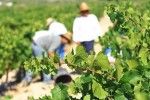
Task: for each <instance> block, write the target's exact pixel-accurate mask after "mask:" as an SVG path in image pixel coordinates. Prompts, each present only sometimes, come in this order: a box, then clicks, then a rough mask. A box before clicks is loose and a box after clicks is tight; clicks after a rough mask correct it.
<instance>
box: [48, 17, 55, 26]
mask: <svg viewBox="0 0 150 100" xmlns="http://www.w3.org/2000/svg"><path fill="white" fill-rule="evenodd" d="M53 21H54V19H53V18H52V17H49V18H48V19H47V20H46V26H49V25H50V24H51V23H52V22H53Z"/></svg>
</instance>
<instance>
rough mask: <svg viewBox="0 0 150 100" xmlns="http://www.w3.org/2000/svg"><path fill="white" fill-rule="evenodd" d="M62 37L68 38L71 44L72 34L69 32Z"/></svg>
mask: <svg viewBox="0 0 150 100" xmlns="http://www.w3.org/2000/svg"><path fill="white" fill-rule="evenodd" d="M61 36H62V37H64V38H66V39H67V40H68V41H69V43H71V40H72V34H71V33H70V32H67V33H66V34H62V35H61Z"/></svg>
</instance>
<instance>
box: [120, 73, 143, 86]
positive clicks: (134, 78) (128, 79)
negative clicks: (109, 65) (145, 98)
mask: <svg viewBox="0 0 150 100" xmlns="http://www.w3.org/2000/svg"><path fill="white" fill-rule="evenodd" d="M140 80H142V76H141V75H139V73H138V72H137V71H136V70H130V71H127V72H126V73H125V74H124V75H123V77H122V78H121V80H120V81H121V82H124V83H130V84H133V85H134V84H136V83H137V82H138V81H140Z"/></svg>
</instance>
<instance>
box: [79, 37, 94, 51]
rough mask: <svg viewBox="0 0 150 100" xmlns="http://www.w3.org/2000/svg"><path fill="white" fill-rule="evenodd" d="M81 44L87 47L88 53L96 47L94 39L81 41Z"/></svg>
mask: <svg viewBox="0 0 150 100" xmlns="http://www.w3.org/2000/svg"><path fill="white" fill-rule="evenodd" d="M81 45H82V46H83V47H84V48H85V50H86V52H87V53H90V52H91V51H93V49H94V40H92V41H85V42H81Z"/></svg>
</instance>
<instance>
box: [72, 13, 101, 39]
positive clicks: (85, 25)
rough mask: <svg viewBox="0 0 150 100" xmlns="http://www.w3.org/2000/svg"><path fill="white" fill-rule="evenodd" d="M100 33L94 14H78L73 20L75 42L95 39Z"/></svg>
mask: <svg viewBox="0 0 150 100" xmlns="http://www.w3.org/2000/svg"><path fill="white" fill-rule="evenodd" d="M100 33H101V29H100V24H99V21H98V19H97V17H96V16H95V15H93V14H89V15H88V16H79V17H77V18H76V19H75V20H74V23H73V40H74V41H75V42H84V41H91V40H95V39H96V38H97V37H98V36H100Z"/></svg>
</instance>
